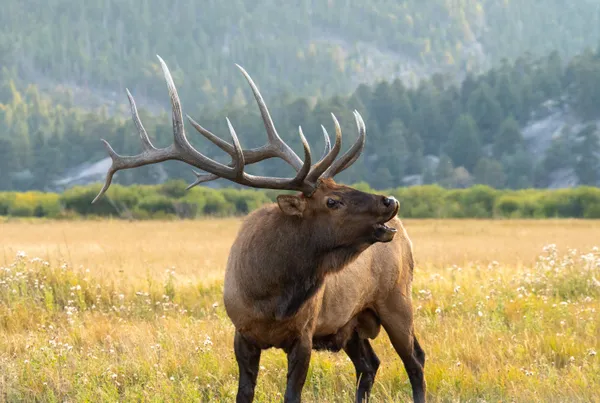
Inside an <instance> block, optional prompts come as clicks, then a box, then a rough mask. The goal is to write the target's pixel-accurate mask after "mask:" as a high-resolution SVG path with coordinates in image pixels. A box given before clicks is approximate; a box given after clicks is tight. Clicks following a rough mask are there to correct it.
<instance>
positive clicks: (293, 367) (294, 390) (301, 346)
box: [283, 335, 312, 403]
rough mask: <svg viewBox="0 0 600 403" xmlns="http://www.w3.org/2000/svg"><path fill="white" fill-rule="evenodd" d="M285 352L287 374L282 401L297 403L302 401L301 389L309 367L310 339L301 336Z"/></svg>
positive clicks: (306, 336)
mask: <svg viewBox="0 0 600 403" xmlns="http://www.w3.org/2000/svg"><path fill="white" fill-rule="evenodd" d="M285 352H286V354H287V360H288V373H287V386H286V389H285V396H284V399H283V401H284V403H299V402H301V400H302V388H303V387H304V382H305V381H306V375H307V373H308V367H309V365H310V355H311V352H312V338H311V337H310V336H308V335H302V336H301V337H300V338H299V339H298V340H297V341H296V342H295V343H294V344H293V345H292V347H291V348H289V349H286V350H285Z"/></svg>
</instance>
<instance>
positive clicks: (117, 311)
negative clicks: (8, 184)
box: [0, 218, 600, 402]
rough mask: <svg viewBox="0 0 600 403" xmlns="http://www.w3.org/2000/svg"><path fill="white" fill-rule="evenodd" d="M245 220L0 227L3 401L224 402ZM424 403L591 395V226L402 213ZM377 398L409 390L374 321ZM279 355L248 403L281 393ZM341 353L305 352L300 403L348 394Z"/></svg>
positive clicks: (594, 268)
mask: <svg viewBox="0 0 600 403" xmlns="http://www.w3.org/2000/svg"><path fill="white" fill-rule="evenodd" d="M240 222H241V219H239V218H227V219H201V220H182V221H126V220H79V221H52V220H49V221H45V220H29V219H19V220H13V219H11V220H8V219H7V220H5V221H4V222H0V245H2V251H0V399H1V400H4V401H11V402H12V401H51V402H54V401H56V402H81V401H93V402H98V401H111V402H113V401H149V402H163V401H206V402H208V401H234V400H235V392H236V388H237V365H236V363H235V359H234V355H233V330H234V329H233V326H232V325H231V323H230V322H229V320H228V318H227V315H226V313H225V310H224V308H223V304H222V284H223V271H224V268H225V264H226V259H227V254H228V251H229V247H230V245H231V243H232V241H233V238H234V237H235V234H236V232H237V230H238V228H239V225H240ZM404 224H405V226H406V228H407V231H408V233H409V236H410V237H411V239H412V240H413V243H414V253H415V257H416V263H417V266H416V269H415V273H414V283H413V299H414V307H415V316H416V319H415V320H416V332H417V335H418V337H419V340H420V343H421V345H422V346H423V348H424V350H425V352H426V354H427V361H426V365H425V376H426V380H427V384H428V399H429V401H433V402H437V401H443V402H447V401H448V402H449V401H461V402H463V401H472V402H483V401H487V402H495V401H515V402H535V401H543V402H567V401H568V402H574V401H598V400H599V399H600V356H598V355H597V352H598V351H600V302H599V300H598V299H599V298H600V252H599V251H598V248H597V246H600V222H598V221H594V220H571V219H554V220H466V219H465V220H413V219H410V220H404ZM374 349H375V351H376V352H377V354H378V355H379V357H380V359H381V362H382V363H381V367H380V369H379V372H378V376H377V379H376V383H375V387H374V390H373V395H372V401H374V402H388V401H409V400H410V396H411V392H410V385H409V383H408V378H407V376H406V373H405V371H404V367H403V366H402V363H401V361H400V359H399V358H398V356H397V355H396V354H395V352H394V351H393V349H392V347H391V345H390V343H389V340H388V339H387V336H386V335H385V332H381V335H380V336H379V338H378V339H377V340H376V341H375V342H374ZM285 373H286V359H285V355H284V354H283V352H281V351H278V350H268V351H266V352H264V353H263V356H262V359H261V371H260V373H259V378H258V386H257V391H256V401H258V402H271V401H281V400H282V393H283V391H284V389H285ZM354 383H355V378H354V369H353V366H352V364H351V362H350V361H349V359H348V358H346V356H345V354H343V353H339V354H334V353H327V352H319V353H315V354H313V358H312V361H311V367H310V372H309V375H308V380H307V383H306V386H305V389H304V395H303V396H304V400H305V401H307V402H348V401H353V396H354Z"/></svg>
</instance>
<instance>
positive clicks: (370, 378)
mask: <svg viewBox="0 0 600 403" xmlns="http://www.w3.org/2000/svg"><path fill="white" fill-rule="evenodd" d="M344 351H345V352H346V354H348V357H350V360H352V363H353V364H354V368H355V370H356V382H357V384H358V389H357V390H356V402H357V403H363V402H368V400H369V395H370V394H371V389H372V388H373V383H374V382H375V375H376V374H377V369H378V368H379V358H378V357H377V355H376V354H375V351H373V348H372V347H371V343H369V340H367V339H364V338H361V337H360V336H359V334H358V331H354V333H353V334H352V337H351V338H350V340H348V343H346V346H345V347H344Z"/></svg>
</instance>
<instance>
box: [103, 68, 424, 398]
mask: <svg viewBox="0 0 600 403" xmlns="http://www.w3.org/2000/svg"><path fill="white" fill-rule="evenodd" d="M159 61H160V64H161V66H162V70H163V72H164V76H165V79H166V82H167V87H168V90H169V95H170V98H171V106H172V120H173V134H174V142H173V144H171V145H170V146H168V147H166V148H161V149H159V148H156V147H154V146H153V145H152V142H151V141H150V139H149V138H148V134H147V133H146V131H145V129H144V126H143V125H142V122H141V121H140V118H139V116H138V113H137V109H136V106H135V102H134V99H133V97H132V96H131V93H130V92H129V91H128V90H127V96H128V98H129V102H130V104H131V113H132V116H133V121H134V122H135V125H136V127H137V130H138V132H139V135H140V139H141V142H142V146H143V151H142V153H141V154H138V155H135V156H121V155H119V154H117V153H116V152H115V151H114V150H113V149H112V147H111V146H110V145H109V144H108V142H106V141H104V140H103V141H104V144H105V145H106V148H107V150H108V153H109V154H110V157H111V159H112V165H111V167H110V169H109V170H108V173H107V177H106V182H105V184H104V186H103V188H102V189H101V191H100V193H99V194H98V196H97V197H96V198H95V199H94V202H95V201H96V200H98V198H100V197H101V196H102V195H103V194H104V192H106V190H107V189H108V187H109V186H110V183H111V180H112V177H113V175H114V173H115V172H117V171H119V170H122V169H129V168H135V167H139V166H142V165H148V164H153V163H159V162H162V161H166V160H178V161H183V162H185V163H187V164H189V165H191V166H193V167H196V168H198V169H201V170H203V171H205V172H207V173H198V172H196V171H194V172H195V174H196V176H197V178H196V180H195V181H194V182H193V183H192V184H191V185H190V186H189V187H188V189H189V188H190V187H192V186H195V185H198V184H200V183H203V182H207V181H211V180H214V179H217V178H225V179H228V180H230V181H232V182H235V183H238V184H241V185H245V186H249V187H254V188H263V189H278V190H292V191H296V192H297V193H296V194H285V195H280V196H278V197H277V203H273V204H271V205H267V206H265V207H262V208H260V209H258V210H256V211H255V212H253V213H251V214H250V215H249V216H248V217H247V218H246V219H245V221H244V223H243V225H242V227H241V229H240V231H239V233H238V235H237V238H236V239H235V241H234V243H233V245H232V247H231V251H230V254H229V258H228V261H227V269H226V272H225V283H224V303H225V309H226V311H227V314H228V316H229V318H230V319H231V321H232V322H233V324H234V325H235V329H236V331H235V337H234V350H235V357H236V360H237V363H238V367H239V383H238V391H237V401H238V402H250V401H252V400H253V399H254V389H255V386H256V379H257V376H258V369H259V360H260V356H261V351H262V350H263V349H267V348H271V347H275V348H281V349H283V350H284V351H285V353H286V354H287V360H288V372H287V386H286V391H285V395H284V401H286V402H298V401H300V400H301V393H302V388H303V386H304V383H305V380H306V375H307V372H308V367H309V363H310V357H311V352H312V350H323V349H327V350H330V351H340V350H342V349H343V350H344V351H345V352H346V354H347V355H348V357H349V358H350V359H351V361H352V362H353V363H354V367H355V369H356V377H357V390H356V400H357V401H360V402H362V401H364V400H367V399H368V398H369V394H370V392H371V388H372V386H373V382H374V379H375V374H376V372H377V369H378V367H379V362H380V361H379V359H378V357H377V355H376V354H375V352H374V351H373V348H372V347H371V344H370V342H369V339H374V338H375V337H377V335H378V334H379V332H380V329H381V326H382V325H383V328H384V329H385V331H386V332H387V334H388V336H389V338H390V340H391V342H392V345H393V347H394V349H395V350H396V352H397V353H398V355H399V356H400V358H401V359H402V362H403V363H404V366H405V369H406V371H407V373H408V377H409V379H410V383H411V386H412V392H413V399H414V401H416V402H423V401H425V380H424V377H423V366H424V364H425V353H424V352H423V349H422V348H421V347H420V345H419V342H418V341H417V339H416V337H415V334H414V327H413V311H412V299H411V289H412V276H413V265H414V263H413V256H412V243H411V241H410V239H409V238H408V235H407V233H406V231H405V229H404V227H403V226H402V223H401V221H400V220H399V219H398V218H397V217H396V215H397V213H398V208H399V203H398V202H397V201H396V199H394V198H391V197H385V196H381V195H375V194H370V193H365V192H361V191H359V190H356V189H353V188H350V187H348V186H343V185H340V184H337V183H336V182H335V181H334V180H333V177H334V176H335V175H336V174H338V173H340V172H342V171H343V170H345V169H346V168H348V167H349V166H350V165H352V164H353V163H354V161H356V159H357V158H358V156H359V155H360V154H361V152H362V149H363V147H364V144H365V124H364V122H363V119H362V118H361V116H360V114H359V113H358V112H357V111H355V112H354V117H355V119H356V124H357V126H358V133H359V134H358V138H357V140H356V142H355V143H354V144H353V145H352V146H351V147H350V149H349V150H348V151H347V152H346V153H345V154H343V155H342V156H341V157H340V158H339V159H337V160H336V157H337V156H338V154H339V152H340V148H341V142H342V133H341V129H340V125H339V123H338V121H337V120H336V118H335V116H333V115H332V117H333V122H334V126H335V143H334V144H333V146H331V143H330V141H329V136H328V134H327V132H326V131H325V128H324V127H323V133H324V138H325V144H326V145H325V153H324V155H323V156H322V157H321V159H320V160H319V161H317V162H316V163H315V164H312V157H311V152H310V148H309V145H308V143H307V141H306V139H305V137H304V135H303V133H302V128H299V134H300V139H301V140H302V144H303V146H304V159H303V160H301V159H300V158H299V157H298V155H297V154H296V153H294V151H293V150H292V149H291V148H290V147H289V146H288V145H287V144H286V143H285V142H283V140H282V139H281V138H280V137H279V135H278V133H277V131H276V129H275V126H274V124H273V121H272V119H271V116H270V114H269V111H268V109H267V106H266V104H265V102H264V100H263V98H262V96H261V94H260V92H259V90H258V88H257V87H256V85H255V84H254V82H253V80H252V78H251V77H250V76H249V75H248V73H247V72H246V71H245V70H244V69H243V68H242V67H240V66H238V67H239V68H240V70H241V72H242V74H243V75H244V77H245V78H246V80H247V81H248V83H249V85H250V88H251V89H252V92H253V94H254V98H255V99H256V102H257V104H258V107H259V109H260V113H261V116H262V120H263V121H264V125H265V129H266V132H267V137H268V141H267V144H265V145H263V146H262V147H259V148H254V149H250V150H244V149H242V147H241V146H240V142H239V140H238V136H237V135H236V133H235V130H234V128H233V126H232V124H231V122H230V121H229V119H227V124H228V127H229V132H230V134H231V139H232V143H229V142H227V141H224V140H222V139H221V138H219V137H217V136H215V135H214V134H213V133H211V132H210V131H208V130H206V129H205V128H203V127H202V126H200V125H199V124H198V123H196V122H195V121H194V120H193V119H192V118H190V117H189V116H187V117H188V119H189V121H190V123H191V124H192V126H193V127H194V128H195V129H196V130H197V131H198V132H200V133H201V134H202V135H203V136H204V137H206V138H207V139H208V140H210V141H211V142H213V143H214V144H216V145H217V146H218V147H219V148H220V149H222V150H223V151H224V152H226V153H227V154H229V155H230V156H231V163H230V164H228V165H224V164H221V163H219V162H217V161H215V160H213V159H211V158H208V157H206V156H204V155H203V154H201V153H200V152H198V151H197V150H196V149H195V148H193V147H192V145H191V144H190V143H189V142H188V140H187V138H186V135H185V130H184V122H183V116H182V111H181V104H180V101H179V96H178V95H177V90H176V88H175V84H174V83H173V79H172V77H171V74H170V72H169V69H168V68H167V66H166V64H165V63H164V61H163V60H162V59H161V58H160V57H159ZM275 157H277V158H281V159H282V160H284V161H285V162H287V163H288V164H289V165H291V166H292V167H293V168H294V169H295V171H296V174H295V176H294V177H293V178H278V177H264V176H255V175H250V174H248V173H246V172H244V167H245V166H246V165H250V164H254V163H257V162H260V161H263V160H266V159H268V158H275Z"/></svg>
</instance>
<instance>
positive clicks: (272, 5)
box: [0, 0, 600, 108]
mask: <svg viewBox="0 0 600 403" xmlns="http://www.w3.org/2000/svg"><path fill="white" fill-rule="evenodd" d="M2 3H3V4H2V12H1V13H0V66H3V67H6V68H9V69H10V70H11V71H12V72H13V73H12V74H13V78H15V79H20V80H22V81H23V82H25V83H36V84H38V85H40V87H41V88H42V89H44V88H51V87H53V86H56V85H68V86H69V87H70V88H72V89H73V90H77V91H80V92H81V94H83V95H85V96H81V97H80V98H78V99H77V101H78V103H80V104H81V105H85V104H86V102H88V98H93V97H94V96H96V97H98V96H100V97H101V99H104V100H111V101H113V102H123V101H124V100H125V98H124V97H123V89H124V87H126V86H127V87H129V88H130V89H132V90H133V91H134V92H135V93H137V94H138V97H140V96H143V97H145V103H146V104H147V105H151V104H152V103H153V102H158V104H156V105H155V106H156V107H157V106H158V105H164V101H165V96H164V84H163V82H162V79H161V77H160V71H159V70H160V69H159V68H158V63H157V60H156V57H155V55H156V54H160V55H161V56H162V57H163V58H164V59H165V60H166V61H167V63H168V64H169V66H171V67H172V69H173V73H174V76H175V78H176V79H179V80H180V82H182V83H183V85H182V86H181V87H182V90H181V95H182V98H183V100H184V103H186V105H188V107H190V108H197V107H200V106H206V105H209V104H213V105H217V106H220V105H223V104H224V103H226V102H233V103H238V104H239V103H240V102H242V101H243V99H244V95H243V94H244V93H243V91H241V90H240V88H241V87H242V86H243V81H242V79H241V78H240V76H239V74H238V72H237V71H236V70H235V67H234V63H239V64H242V65H243V66H244V67H245V68H246V69H247V70H248V71H249V72H250V73H251V74H252V75H253V77H255V79H257V81H258V82H259V83H260V85H261V88H262V89H263V90H264V91H266V92H268V93H269V94H271V95H272V96H275V95H276V94H283V93H285V92H288V93H293V94H294V95H297V96H330V95H333V94H336V93H348V92H349V91H351V90H352V89H354V88H355V87H356V85H358V84H359V83H363V82H367V83H372V82H375V81H377V80H379V79H388V80H392V79H394V78H396V77H402V78H403V79H405V82H413V83H414V82H415V80H416V79H417V78H419V77H422V76H423V75H424V74H425V75H427V74H429V73H431V72H433V71H444V72H448V73H451V74H456V73H458V72H465V71H482V70H484V69H487V68H489V67H490V66H493V65H497V64H498V63H499V62H500V60H502V59H503V58H505V57H507V58H515V57H517V56H518V55H521V54H523V53H524V52H527V51H531V52H533V53H534V54H536V55H543V54H546V53H548V52H550V51H554V50H558V51H559V53H560V54H561V55H562V56H566V57H570V56H572V55H573V54H575V53H577V52H579V51H581V50H582V49H583V48H584V47H585V46H589V45H594V44H595V43H596V42H597V41H598V39H599V37H600V34H599V32H600V31H599V30H600V3H598V2H596V1H593V0H575V1H571V2H567V3H566V4H565V2H564V1H562V0H543V1H542V0H536V1H528V2H517V1H509V0H504V1H497V0H458V1H456V0H455V1H448V0H430V1H427V2H424V1H420V0H407V1H397V0H372V1H369V2H352V1H350V0H328V1H326V2H325V1H314V0H294V1H289V2H285V6H283V5H282V4H283V3H281V2H276V1H273V0H231V1H226V2H225V1H221V0H205V1H202V2H198V1H195V0H177V1H174V2H164V1H159V0H98V1H95V2H81V1H76V0H4V1H3V2H2ZM86 90H87V91H86ZM101 90H102V91H103V92H100V91H101ZM0 101H1V100H0ZM98 102H99V101H98V100H96V101H95V103H98Z"/></svg>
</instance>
